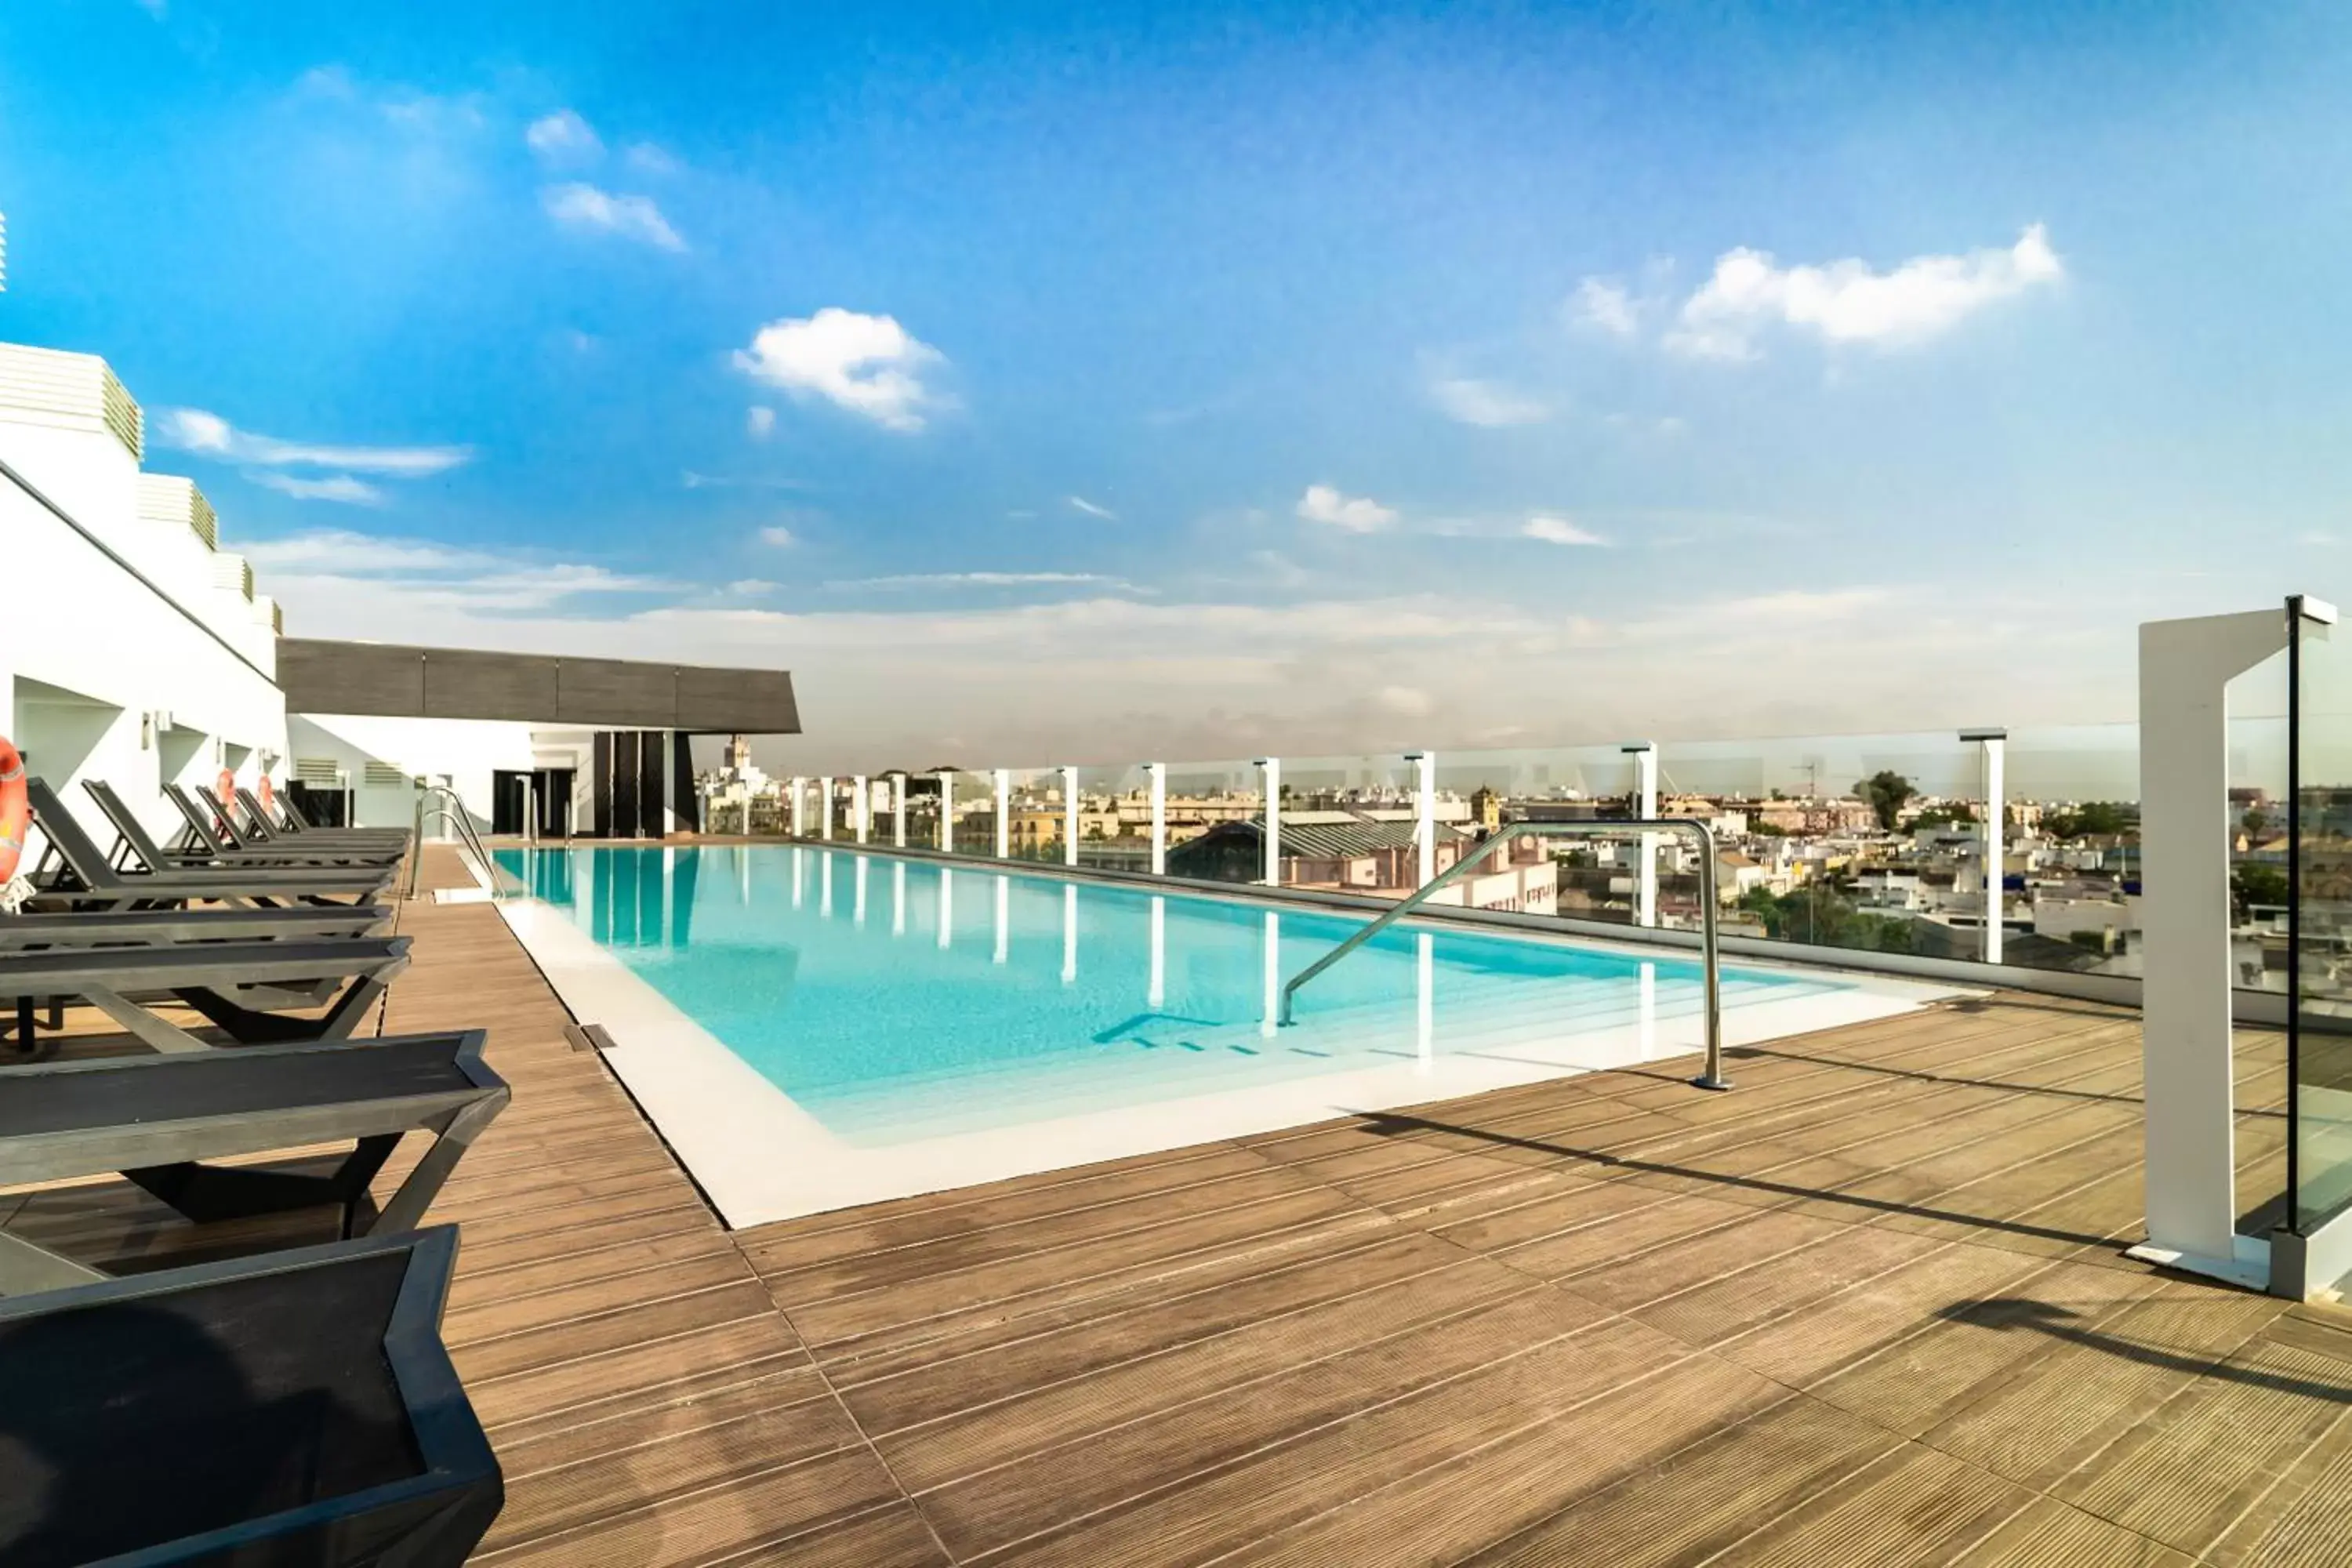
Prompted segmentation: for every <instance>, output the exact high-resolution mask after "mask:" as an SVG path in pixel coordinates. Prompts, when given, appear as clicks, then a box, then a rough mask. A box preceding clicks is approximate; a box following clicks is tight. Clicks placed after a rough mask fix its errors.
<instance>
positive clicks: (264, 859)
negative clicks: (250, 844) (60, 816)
mask: <svg viewBox="0 0 2352 1568" xmlns="http://www.w3.org/2000/svg"><path fill="white" fill-rule="evenodd" d="M81 787H82V788H83V789H84V790H85V791H87V792H88V793H89V798H90V800H91V801H92V802H93V803H95V804H96V805H97V806H98V809H99V811H100V813H101V814H102V815H104V816H105V817H106V820H107V822H108V823H109V824H110V826H112V827H113V828H114V831H115V834H116V835H117V837H120V838H121V843H122V847H127V848H129V850H130V851H131V855H132V856H133V857H135V858H137V859H138V860H139V862H140V863H141V864H142V866H144V867H145V868H147V869H148V870H150V871H173V870H196V869H217V868H244V867H249V866H280V867H289V868H290V867H298V866H310V867H318V866H341V865H347V864H370V865H387V864H389V863H391V862H392V861H394V860H396V859H398V858H400V854H401V851H399V850H396V849H393V850H378V851H373V852H369V853H362V852H360V851H357V850H350V851H345V850H337V849H328V850H319V851H312V850H302V849H296V850H279V849H276V848H270V849H240V848H235V847H231V848H227V849H215V850H205V849H204V848H202V847H197V848H193V849H180V850H173V849H166V848H164V847H163V846H162V845H159V844H157V843H156V842H155V839H154V837H153V836H152V834H150V833H149V832H148V831H147V825H146V824H145V823H142V822H141V821H140V820H139V816H138V814H137V813H136V812H134V811H132V810H131V807H130V806H129V805H125V804H124V802H123V799H122V797H121V795H117V794H115V793H114V786H113V785H111V784H106V783H104V782H102V781H100V780H98V779H88V780H85V781H83V784H82V786H81Z"/></svg>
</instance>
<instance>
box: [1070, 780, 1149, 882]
mask: <svg viewBox="0 0 2352 1568" xmlns="http://www.w3.org/2000/svg"><path fill="white" fill-rule="evenodd" d="M1078 864H1079V865H1081V866H1092V867H1094V868H1097V869H1098V870H1105V871H1135V872H1147V871H1149V870H1150V869H1151V783H1150V779H1149V778H1148V777H1147V776H1146V775H1145V773H1144V771H1143V766H1142V764H1141V763H1131V764H1129V765H1126V766H1119V767H1094V768H1080V769H1079V770H1078Z"/></svg>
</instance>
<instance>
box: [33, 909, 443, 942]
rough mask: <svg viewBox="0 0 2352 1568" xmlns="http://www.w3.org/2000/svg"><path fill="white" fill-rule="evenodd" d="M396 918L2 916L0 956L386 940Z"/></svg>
mask: <svg viewBox="0 0 2352 1568" xmlns="http://www.w3.org/2000/svg"><path fill="white" fill-rule="evenodd" d="M396 918H397V915H396V911H394V910H393V909H392V908H390V907H389V906H388V905H384V904H289V905H284V906H279V907H274V908H269V909H237V908H228V907H221V908H206V909H196V910H185V909H182V910H86V911H84V912H81V913H79V914H71V913H68V914H29V915H27V914H18V915H0V952H24V951H26V950H27V949H30V948H37V947H67V948H84V947H152V946H155V945H157V944H159V943H163V944H168V943H173V942H261V941H267V940H269V939H272V938H285V937H351V936H383V935H384V934H385V933H386V932H388V931H391V930H392V926H393V922H394V920H395V919H396Z"/></svg>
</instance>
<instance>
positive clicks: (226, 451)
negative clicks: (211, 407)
mask: <svg viewBox="0 0 2352 1568" xmlns="http://www.w3.org/2000/svg"><path fill="white" fill-rule="evenodd" d="M147 431H148V434H149V435H150V436H151V437H153V439H154V441H155V444H156V445H157V446H160V447H172V448H173V449H175V450H178V451H182V452H194V453H197V454H199V455H201V456H204V457H207V458H221V459H222V460H224V461H226V462H233V463H247V464H251V465H254V466H257V467H260V468H341V469H343V470H346V471H347V472H356V473H362V474H383V475H389V476H391V477H393V478H394V479H423V478H425V477H427V476H429V475H433V474H438V473H442V472H444V471H446V470H447V469H450V468H456V467H457V466H458V465H459V464H461V463H463V462H465V461H467V459H468V458H471V457H472V456H473V455H474V449H473V448H472V447H344V446H332V445H320V444H316V443H312V442H308V441H283V440H280V439H278V437H275V436H261V435H257V434H255V433H254V432H252V431H250V430H239V429H237V428H236V426H233V425H231V424H230V423H229V422H228V421H227V420H226V419H224V418H222V417H221V416H219V415H217V414H212V413H207V412H206V411H205V410H204V409H201V408H162V409H158V410H156V412H155V415H154V416H153V418H152V419H151V420H149V422H148V426H147Z"/></svg>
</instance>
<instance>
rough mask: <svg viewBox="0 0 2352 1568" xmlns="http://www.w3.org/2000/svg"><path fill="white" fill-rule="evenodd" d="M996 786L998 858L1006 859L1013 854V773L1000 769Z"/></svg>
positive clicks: (996, 774) (995, 779) (995, 775)
mask: <svg viewBox="0 0 2352 1568" xmlns="http://www.w3.org/2000/svg"><path fill="white" fill-rule="evenodd" d="M993 778H994V782H995V785H996V858H998V859H999V860H1002V859H1004V858H1007V857H1008V856H1010V855H1011V854H1012V853H1013V772H1012V770H1011V769H1009V768H999V769H997V770H996V773H994V775H993Z"/></svg>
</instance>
